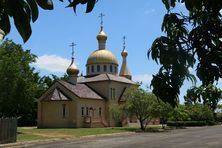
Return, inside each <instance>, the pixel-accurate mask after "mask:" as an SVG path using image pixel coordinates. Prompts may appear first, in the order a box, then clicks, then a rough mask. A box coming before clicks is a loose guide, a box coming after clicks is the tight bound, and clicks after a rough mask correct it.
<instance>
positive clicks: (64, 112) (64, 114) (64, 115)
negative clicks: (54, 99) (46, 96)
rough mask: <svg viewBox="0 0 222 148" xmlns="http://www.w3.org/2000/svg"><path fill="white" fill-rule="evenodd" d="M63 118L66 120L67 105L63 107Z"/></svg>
mask: <svg viewBox="0 0 222 148" xmlns="http://www.w3.org/2000/svg"><path fill="white" fill-rule="evenodd" d="M62 117H63V118H65V117H66V104H63V105H62Z"/></svg>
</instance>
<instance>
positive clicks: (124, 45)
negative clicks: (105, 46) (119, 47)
mask: <svg viewBox="0 0 222 148" xmlns="http://www.w3.org/2000/svg"><path fill="white" fill-rule="evenodd" d="M123 48H124V49H125V48H126V36H123Z"/></svg>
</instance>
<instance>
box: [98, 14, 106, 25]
mask: <svg viewBox="0 0 222 148" xmlns="http://www.w3.org/2000/svg"><path fill="white" fill-rule="evenodd" d="M104 16H105V14H103V13H100V15H99V18H100V19H101V22H100V25H101V27H103V17H104Z"/></svg>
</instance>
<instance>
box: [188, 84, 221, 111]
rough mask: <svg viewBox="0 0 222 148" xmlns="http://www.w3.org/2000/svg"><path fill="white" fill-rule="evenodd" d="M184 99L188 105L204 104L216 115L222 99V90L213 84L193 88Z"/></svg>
mask: <svg viewBox="0 0 222 148" xmlns="http://www.w3.org/2000/svg"><path fill="white" fill-rule="evenodd" d="M184 99H185V101H186V103H187V104H195V103H197V102H199V103H201V102H203V104H204V105H207V106H208V107H209V109H210V110H211V111H212V112H213V113H215V110H216V108H217V105H218V102H219V101H220V100H221V99H222V90H221V89H220V88H218V87H216V86H215V85H213V84H209V85H207V86H204V85H201V86H199V87H192V88H191V89H188V90H187V95H186V96H184Z"/></svg>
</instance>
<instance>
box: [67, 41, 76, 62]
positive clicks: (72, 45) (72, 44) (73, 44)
mask: <svg viewBox="0 0 222 148" xmlns="http://www.w3.org/2000/svg"><path fill="white" fill-rule="evenodd" d="M69 46H70V47H72V59H74V47H75V46H76V44H75V43H74V42H72V43H71V45H69Z"/></svg>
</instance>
